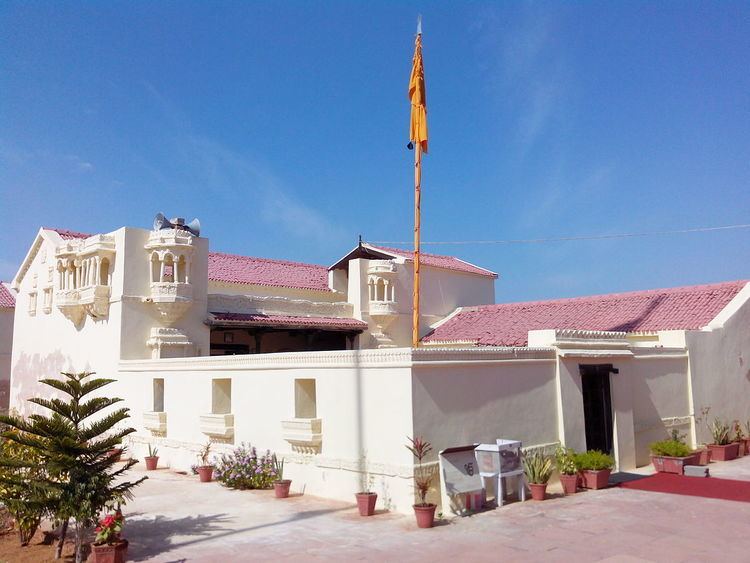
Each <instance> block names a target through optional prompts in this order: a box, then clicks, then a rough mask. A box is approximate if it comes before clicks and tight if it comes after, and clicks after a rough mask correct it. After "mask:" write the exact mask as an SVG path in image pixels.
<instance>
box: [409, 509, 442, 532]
mask: <svg viewBox="0 0 750 563" xmlns="http://www.w3.org/2000/svg"><path fill="white" fill-rule="evenodd" d="M436 508H437V505H436V504H427V505H421V504H415V505H414V516H416V517H417V527H418V528H432V524H433V523H434V522H435V509H436Z"/></svg>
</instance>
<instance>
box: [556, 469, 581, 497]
mask: <svg viewBox="0 0 750 563" xmlns="http://www.w3.org/2000/svg"><path fill="white" fill-rule="evenodd" d="M578 478H579V477H578V475H577V474H576V475H564V474H562V475H560V483H561V484H562V488H563V493H565V494H566V495H573V494H575V493H576V491H577V490H578Z"/></svg>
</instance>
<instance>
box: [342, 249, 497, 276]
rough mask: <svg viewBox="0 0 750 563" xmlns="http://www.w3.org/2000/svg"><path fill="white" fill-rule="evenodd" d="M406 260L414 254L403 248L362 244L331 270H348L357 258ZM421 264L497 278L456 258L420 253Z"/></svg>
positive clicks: (412, 257) (412, 258)
mask: <svg viewBox="0 0 750 563" xmlns="http://www.w3.org/2000/svg"><path fill="white" fill-rule="evenodd" d="M397 257H400V258H404V259H406V260H407V261H412V260H414V252H412V251H411V250H403V249H401V248H390V247H387V246H375V245H372V244H369V243H360V244H359V246H357V247H356V248H354V250H352V251H351V252H349V254H347V255H346V256H344V257H343V258H341V259H340V260H339V261H338V262H336V263H335V264H333V265H332V266H331V267H330V268H329V269H330V270H334V269H338V268H341V269H346V268H348V267H349V260H353V259H355V258H368V259H371V260H372V259H375V260H378V259H380V260H382V259H390V258H397ZM420 263H421V264H423V265H425V266H432V267H433V268H442V269H444V270H453V271H456V272H464V273H467V274H477V275H480V276H487V277H491V278H497V277H498V276H497V274H496V273H495V272H491V271H490V270H486V269H485V268H480V267H479V266H475V265H474V264H471V263H469V262H466V261H464V260H461V259H460V258H456V257H455V256H444V255H442V254H430V253H427V252H421V253H420Z"/></svg>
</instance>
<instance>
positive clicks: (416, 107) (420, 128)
mask: <svg viewBox="0 0 750 563" xmlns="http://www.w3.org/2000/svg"><path fill="white" fill-rule="evenodd" d="M420 27H421V26H420ZM409 100H410V101H411V125H410V127H409V140H411V141H413V142H414V143H415V144H416V143H419V144H421V145H422V152H427V98H426V96H425V86H424V66H423V64H422V30H421V29H419V30H418V32H417V40H416V42H415V44H414V60H413V62H412V67H411V78H409Z"/></svg>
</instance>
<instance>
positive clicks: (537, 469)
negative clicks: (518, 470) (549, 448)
mask: <svg viewBox="0 0 750 563" xmlns="http://www.w3.org/2000/svg"><path fill="white" fill-rule="evenodd" d="M552 469H553V466H552V458H551V457H550V456H548V455H547V454H545V453H544V452H542V451H540V450H536V451H533V452H530V453H524V455H523V472H524V473H525V474H526V479H527V480H528V482H529V483H533V484H538V485H544V484H546V483H547V481H549V478H550V477H551V476H552Z"/></svg>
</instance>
